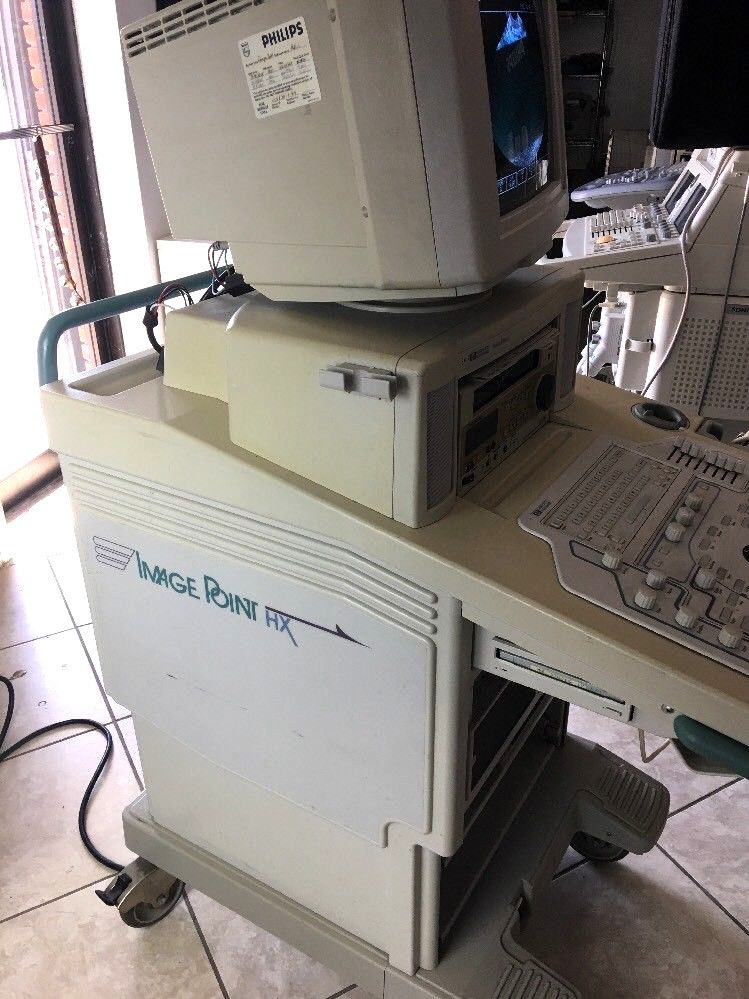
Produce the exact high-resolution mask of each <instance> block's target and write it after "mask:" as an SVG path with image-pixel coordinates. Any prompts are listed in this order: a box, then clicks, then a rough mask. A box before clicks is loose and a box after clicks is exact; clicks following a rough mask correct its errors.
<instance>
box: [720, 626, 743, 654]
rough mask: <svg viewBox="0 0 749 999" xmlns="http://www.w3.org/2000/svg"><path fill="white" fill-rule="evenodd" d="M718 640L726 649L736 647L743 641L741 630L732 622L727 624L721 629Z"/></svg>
mask: <svg viewBox="0 0 749 999" xmlns="http://www.w3.org/2000/svg"><path fill="white" fill-rule="evenodd" d="M718 641H719V642H720V644H721V645H723V646H724V647H725V648H726V649H735V648H736V647H737V646H738V645H739V644H740V642H741V632H740V631H739V629H738V628H737V627H736V626H735V625H732V624H727V625H726V626H725V627H723V628H721V629H720V632H719V633H718Z"/></svg>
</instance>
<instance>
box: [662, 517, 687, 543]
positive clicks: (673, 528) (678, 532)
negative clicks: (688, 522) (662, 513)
mask: <svg viewBox="0 0 749 999" xmlns="http://www.w3.org/2000/svg"><path fill="white" fill-rule="evenodd" d="M666 537H667V538H668V540H669V541H673V542H674V543H676V542H677V541H681V539H682V538H683V537H684V527H683V525H682V524H677V523H676V521H675V520H672V521H671V523H670V524H669V525H668V527H667V528H666Z"/></svg>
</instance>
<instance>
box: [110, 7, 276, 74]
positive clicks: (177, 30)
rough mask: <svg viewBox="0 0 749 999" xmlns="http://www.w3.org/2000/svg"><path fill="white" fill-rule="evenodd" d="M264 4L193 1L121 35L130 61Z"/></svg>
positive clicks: (167, 11) (128, 29)
mask: <svg viewBox="0 0 749 999" xmlns="http://www.w3.org/2000/svg"><path fill="white" fill-rule="evenodd" d="M264 2H265V0H190V2H188V3H183V4H182V5H181V6H180V7H174V8H171V9H167V10H166V11H165V12H164V13H163V14H162V15H161V16H160V17H155V18H152V19H151V20H150V21H141V22H140V23H139V24H137V25H134V26H133V27H132V28H126V29H125V31H124V32H123V34H122V38H123V44H124V47H125V52H126V54H127V57H128V58H129V59H134V58H135V57H136V56H139V55H143V53H144V52H149V51H151V50H152V49H156V48H159V46H161V45H165V44H166V43H167V42H172V41H176V40H177V39H178V38H184V37H186V36H187V35H189V34H192V33H193V32H194V31H200V30H201V28H207V27H208V26H209V25H211V24H218V22H219V21H223V20H224V18H226V17H232V16H233V15H235V14H241V13H242V11H243V10H249V9H250V7H256V6H258V5H259V4H261V3H264Z"/></svg>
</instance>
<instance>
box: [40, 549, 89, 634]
mask: <svg viewBox="0 0 749 999" xmlns="http://www.w3.org/2000/svg"><path fill="white" fill-rule="evenodd" d="M49 562H50V565H51V566H52V570H53V571H54V574H55V576H56V577H57V582H58V583H59V585H60V589H61V590H62V592H63V596H64V597H65V601H66V603H67V605H68V607H69V609H70V613H71V614H72V615H73V620H74V621H75V623H76V624H89V623H90V621H91V609H90V607H89V606H88V597H87V596H86V586H85V584H84V582H83V572H82V570H81V560H80V558H79V557H78V549H77V548H73V549H71V550H70V551H67V552H61V553H58V554H57V555H51V556H50V559H49Z"/></svg>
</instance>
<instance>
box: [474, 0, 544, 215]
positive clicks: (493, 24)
mask: <svg viewBox="0 0 749 999" xmlns="http://www.w3.org/2000/svg"><path fill="white" fill-rule="evenodd" d="M480 11H481V24H482V29H483V34H484V54H485V58H486V75H487V81H488V84H489V101H490V105H491V118H492V132H493V136H494V156H495V159H496V162H497V191H498V193H499V199H500V205H501V208H502V212H503V214H504V213H507V212H510V211H512V210H513V209H515V208H519V207H520V206H521V205H524V204H525V203H526V202H527V201H530V200H531V198H533V197H534V196H535V195H536V194H537V193H538V191H539V190H540V189H541V188H542V187H543V186H544V185H545V184H546V183H547V182H548V179H549V159H548V156H549V153H548V120H549V119H548V109H547V98H546V72H545V69H544V60H543V47H542V45H541V38H540V35H539V28H538V19H537V14H536V5H535V3H534V2H533V0H515V2H514V3H512V4H502V3H496V2H494V3H493V2H491V0H481V3H480Z"/></svg>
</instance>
